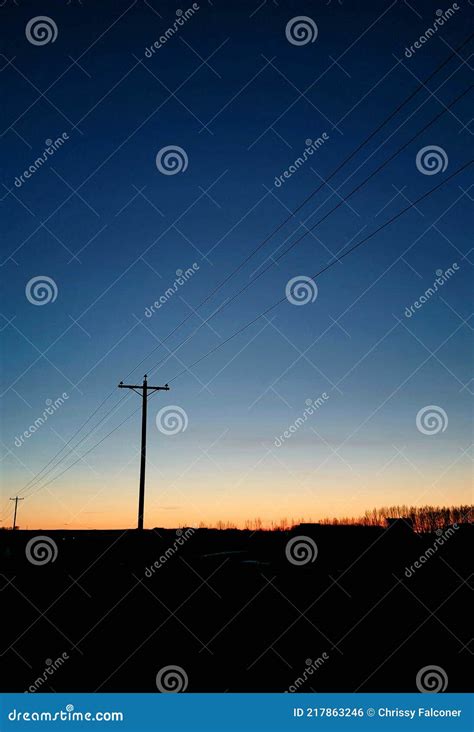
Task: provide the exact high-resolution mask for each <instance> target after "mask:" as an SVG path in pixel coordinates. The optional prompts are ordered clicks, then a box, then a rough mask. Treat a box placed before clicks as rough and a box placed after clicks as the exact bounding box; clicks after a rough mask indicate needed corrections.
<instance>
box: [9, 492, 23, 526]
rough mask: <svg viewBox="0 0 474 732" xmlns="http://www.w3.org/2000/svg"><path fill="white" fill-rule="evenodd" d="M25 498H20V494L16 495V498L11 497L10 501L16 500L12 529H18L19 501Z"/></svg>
mask: <svg viewBox="0 0 474 732" xmlns="http://www.w3.org/2000/svg"><path fill="white" fill-rule="evenodd" d="M23 500H24V499H23V498H18V496H15V498H10V501H15V512H14V514H13V526H12V529H16V512H17V507H18V501H23Z"/></svg>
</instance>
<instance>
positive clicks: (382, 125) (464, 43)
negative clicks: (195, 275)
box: [124, 33, 474, 379]
mask: <svg viewBox="0 0 474 732" xmlns="http://www.w3.org/2000/svg"><path fill="white" fill-rule="evenodd" d="M473 37H474V33H471V35H470V36H469V37H468V38H467V39H466V40H465V41H463V42H462V43H461V44H460V45H459V46H458V47H457V48H456V49H454V51H453V52H452V53H451V54H450V55H449V56H448V57H447V58H446V59H445V60H444V61H443V62H442V63H441V64H440V65H439V66H437V67H436V69H434V71H432V72H431V74H430V75H429V76H428V77H427V78H426V79H425V80H424V81H422V82H421V83H420V84H419V85H418V86H417V87H416V88H415V89H414V90H413V91H412V92H411V93H410V94H409V95H408V96H407V97H406V98H405V99H404V101H403V102H400V104H399V105H398V106H397V107H396V108H395V109H394V110H393V111H392V112H391V113H390V114H389V116H388V117H386V118H385V119H384V120H383V121H382V122H381V123H380V124H379V125H378V126H377V127H376V128H375V129H374V130H372V132H371V133H370V134H369V135H368V136H367V137H366V138H365V139H364V140H363V141H362V142H361V143H360V144H359V145H358V146H357V147H356V148H355V149H354V150H353V151H352V152H351V153H350V154H349V155H348V156H347V157H346V158H344V160H343V161H342V162H341V163H339V165H337V167H336V168H334V170H333V171H332V172H331V173H330V174H329V175H328V176H327V178H325V179H324V180H323V181H322V182H321V183H320V185H318V186H317V187H316V188H314V190H313V191H312V192H311V193H310V194H309V195H308V196H307V197H306V198H305V199H303V201H302V202H301V203H300V204H299V205H298V206H297V207H296V208H295V209H293V211H291V212H290V213H289V214H288V216H287V217H286V218H285V219H284V220H283V221H282V222H281V223H280V224H278V226H277V227H276V228H275V229H273V230H272V231H271V232H270V234H268V235H267V236H266V237H265V239H263V240H262V241H261V242H260V243H259V244H258V245H257V246H256V247H255V248H254V249H253V250H252V251H251V252H250V254H248V255H247V256H246V257H245V258H244V259H243V260H242V262H241V263H240V264H239V265H238V266H237V267H236V268H235V269H234V270H232V272H230V274H228V275H227V276H226V277H225V278H224V279H223V280H221V282H219V284H218V285H216V286H215V288H214V289H213V290H212V291H211V292H210V293H209V294H208V295H207V296H206V297H205V298H204V299H203V300H201V302H200V303H199V304H198V305H197V306H196V307H195V308H194V311H197V310H200V308H201V307H202V306H203V305H205V304H206V303H207V302H208V301H209V300H210V299H211V298H212V297H213V296H214V295H215V294H216V293H217V292H218V291H219V290H221V289H222V287H224V285H226V284H227V282H229V280H231V279H232V278H233V277H234V276H235V275H236V274H237V273H238V272H240V270H241V269H242V268H243V267H244V266H245V265H246V264H247V263H248V262H249V261H250V260H251V259H252V258H253V257H254V256H255V254H257V253H258V252H259V251H260V250H261V249H262V248H263V247H264V246H265V244H266V243H267V242H268V241H270V239H272V238H273V236H274V235H275V234H277V233H278V232H279V231H280V230H281V229H282V228H283V226H285V224H287V223H288V221H290V220H291V219H292V218H293V217H294V216H295V215H296V214H297V213H298V211H300V210H301V209H302V208H303V207H304V206H305V205H306V204H307V203H308V202H309V201H311V199H312V198H314V196H315V195H316V194H317V193H319V191H320V190H321V189H322V188H323V187H324V186H325V185H326V184H327V183H328V182H329V181H330V180H332V178H334V176H335V175H337V173H338V172H339V171H340V170H342V168H343V167H344V166H345V165H347V163H348V162H350V161H351V160H352V158H353V157H354V156H355V155H356V154H357V153H358V152H359V151H360V150H362V148H363V147H365V145H367V143H368V142H370V140H371V139H372V138H373V137H375V135H376V134H377V133H378V132H380V130H382V129H383V128H384V127H385V125H387V124H388V123H389V122H390V121H391V120H392V119H393V118H394V117H395V116H396V115H397V114H398V112H399V111H400V110H401V109H403V107H404V106H405V105H406V104H408V102H410V101H411V100H412V99H413V98H414V97H415V96H416V94H418V92H419V91H421V89H423V88H424V87H425V86H426V84H428V82H430V81H431V79H432V78H433V77H434V76H435V75H436V74H437V73H438V72H439V71H441V69H442V68H444V66H446V64H447V63H449V61H450V60H451V59H452V58H453V57H454V56H455V55H457V54H458V53H459V51H460V50H461V49H462V48H464V46H465V45H467V44H468V43H469V42H470V41H471V40H472V38H473ZM193 315H194V312H191V313H189V314H188V315H187V316H186V317H185V318H184V319H183V320H182V321H181V322H180V323H178V325H176V326H175V327H174V328H173V330H172V331H171V332H170V333H168V335H167V336H165V338H163V339H162V341H161V342H160V343H159V344H158V345H157V346H155V347H154V348H152V349H151V351H149V352H148V353H147V355H146V356H144V357H143V358H142V360H141V361H139V363H138V364H137V365H136V366H134V367H133V369H132V370H131V371H129V372H128V374H127V375H126V376H125V377H124V378H126V379H127V378H128V377H129V376H130V375H131V374H132V373H133V372H134V371H135V370H136V369H137V368H138V367H139V366H141V365H142V364H143V363H144V361H146V359H147V358H149V357H150V356H151V354H152V353H154V352H155V351H156V350H157V349H158V348H160V346H161V345H162V344H163V343H165V342H166V341H167V340H168V338H170V337H171V336H172V335H173V334H174V333H176V331H177V330H178V329H179V328H181V327H182V326H183V325H184V324H185V323H186V322H187V321H188V320H189V319H190V318H191V317H192V316H193Z"/></svg>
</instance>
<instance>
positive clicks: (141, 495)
mask: <svg viewBox="0 0 474 732" xmlns="http://www.w3.org/2000/svg"><path fill="white" fill-rule="evenodd" d="M118 388H119V389H132V390H133V391H134V392H136V393H137V394H138V395H139V396H141V397H142V447H141V453H140V486H139V490H138V527H137V528H138V530H139V531H142V530H143V514H144V513H145V469H146V418H147V400H148V394H149V393H151V394H152V393H153V392H155V391H169V386H168V384H165V385H164V386H148V382H147V375H146V374H145V376H144V378H143V384H142V385H141V386H140V385H138V384H124V383H123V381H121V382H120V384H119V385H118ZM140 392H141V394H140Z"/></svg>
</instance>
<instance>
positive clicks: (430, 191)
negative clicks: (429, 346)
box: [28, 160, 474, 497]
mask: <svg viewBox="0 0 474 732" xmlns="http://www.w3.org/2000/svg"><path fill="white" fill-rule="evenodd" d="M473 162H474V161H473V160H470V161H469V162H467V163H465V164H464V165H462V166H461V167H460V168H458V169H457V170H456V171H454V173H452V174H451V175H449V176H448V177H447V178H445V180H443V181H441V183H439V184H438V185H437V186H435V187H434V188H431V189H430V190H429V191H427V192H426V193H424V194H423V195H422V196H420V197H419V198H418V199H417V200H416V201H413V202H412V203H410V204H409V205H408V206H406V208H404V209H402V210H401V211H399V212H398V213H397V214H395V216H392V218H390V219H388V221H386V222H385V223H384V224H382V225H381V226H379V227H378V228H377V229H376V230H375V231H373V232H372V233H371V234H369V235H368V236H366V237H364V239H361V241H359V242H357V243H356V244H354V245H353V246H352V247H350V248H349V249H347V250H346V251H345V252H343V253H342V254H341V255H340V256H339V257H337V258H335V259H334V260H333V261H332V262H330V263H329V264H327V265H326V266H325V267H323V268H322V269H321V270H319V272H316V273H315V274H314V275H313V279H314V278H316V277H319V276H320V275H321V274H323V272H326V271H327V270H328V269H330V268H331V267H333V266H334V265H335V264H337V263H339V262H340V260H341V259H344V258H345V257H347V256H348V255H349V254H351V253H352V252H353V251H355V250H356V249H358V248H359V247H360V246H361V245H362V244H364V243H365V242H367V241H368V240H369V239H371V238H372V237H374V236H375V235H376V234H378V233H379V232H380V231H382V229H385V228H386V227H387V226H389V225H390V224H392V223H393V222H394V221H396V220H397V219H398V218H400V216H402V215H403V214H404V213H406V212H407V211H409V210H410V209H412V208H414V207H415V206H416V205H417V204H418V203H420V202H421V201H423V200H424V199H425V198H428V196H430V195H431V194H433V193H434V192H435V191H437V190H438V189H439V188H441V187H442V186H443V185H445V184H446V183H448V182H449V181H450V180H452V179H453V178H454V177H455V176H457V175H459V173H461V172H462V171H463V170H465V169H466V168H468V167H469V166H470V165H472V163H473ZM286 299H287V298H286V296H285V297H283V298H281V299H280V300H278V301H277V302H275V303H274V304H273V305H271V306H270V307H268V308H267V309H266V310H264V311H263V312H262V313H260V315H257V317H255V318H253V320H251V321H249V322H248V323H246V324H245V325H243V326H242V327H241V328H239V329H238V330H236V331H235V332H234V333H232V335H230V336H229V337H228V338H226V339H225V340H224V341H222V342H221V343H219V344H218V345H217V346H215V347H214V348H212V349H211V350H210V351H208V352H207V353H205V354H204V355H203V356H201V357H200V358H198V359H196V361H193V363H191V364H190V365H189V366H188V367H187V368H185V369H183V370H182V371H180V372H179V373H178V374H176V376H174V377H173V378H172V379H170V383H171V381H175V380H176V379H178V378H179V377H180V376H182V375H183V374H184V373H186V372H187V371H188V370H189V369H190V368H192V367H193V366H196V365H197V364H198V363H200V362H201V361H203V360H204V359H206V358H208V357H209V356H210V355H211V354H213V353H215V352H216V351H218V350H219V349H220V348H222V347H223V346H224V345H226V343H229V341H231V340H233V339H234V338H236V337H237V336H238V335H240V333H243V331H245V330H247V329H248V328H250V326H251V325H253V324H254V323H256V322H257V321H258V320H260V318H263V317H264V316H265V315H267V314H268V313H269V312H271V311H272V310H274V309H275V308H276V307H277V306H278V305H281V303H282V302H284V301H286ZM140 408H141V407H138V408H137V409H135V410H134V411H133V412H132V413H131V414H129V415H128V417H125V419H124V420H122V422H120V423H119V424H118V425H117V426H116V427H114V429H112V430H111V431H110V432H108V433H107V434H106V435H105V436H104V437H102V438H101V439H100V440H99V442H97V443H96V444H95V445H93V446H92V447H91V448H89V450H87V452H85V453H84V454H83V455H81V456H80V457H79V458H78V459H77V460H75V461H74V462H73V463H71V465H68V466H67V467H66V468H65V469H64V470H63V471H62V472H61V473H59V474H58V475H56V476H54V477H53V478H51V480H49V481H47V482H46V483H44V484H43V485H42V486H39V487H38V488H37V490H36V491H34V492H33V493H32V494H31V495H34V494H35V493H37V492H38V491H39V490H41V489H42V488H45V487H46V486H47V485H49V484H50V483H52V482H54V481H55V480H57V479H58V478H59V477H61V476H62V475H64V473H66V472H67V471H68V470H70V469H71V468H72V467H74V465H76V464H77V463H78V462H80V461H81V460H83V458H84V457H85V456H86V455H88V454H89V453H91V452H92V451H93V450H95V448H96V447H98V446H99V445H100V444H102V443H103V442H104V440H106V439H107V438H108V437H110V435H112V434H113V433H114V432H116V431H117V430H118V429H119V428H120V427H121V426H122V425H123V424H125V422H127V421H128V420H129V419H131V417H133V415H134V414H136V413H137V412H138V411H139V409H140ZM31 495H30V496H28V497H31Z"/></svg>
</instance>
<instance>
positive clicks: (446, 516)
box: [320, 505, 473, 533]
mask: <svg viewBox="0 0 474 732" xmlns="http://www.w3.org/2000/svg"><path fill="white" fill-rule="evenodd" d="M472 512H473V506H467V505H466V506H406V505H401V506H382V508H373V509H372V510H371V511H366V512H365V513H364V515H363V516H361V517H359V518H342V519H328V518H326V519H323V520H322V521H320V523H322V524H332V525H340V524H343V525H356V526H385V525H386V523H387V519H391V518H408V519H411V521H412V524H413V528H414V530H415V531H419V532H421V533H423V532H429V531H436V529H444V528H445V527H447V526H452V524H466V523H470V522H471V521H472Z"/></svg>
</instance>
